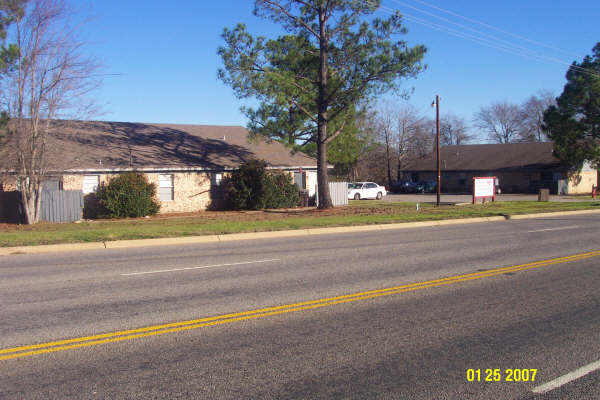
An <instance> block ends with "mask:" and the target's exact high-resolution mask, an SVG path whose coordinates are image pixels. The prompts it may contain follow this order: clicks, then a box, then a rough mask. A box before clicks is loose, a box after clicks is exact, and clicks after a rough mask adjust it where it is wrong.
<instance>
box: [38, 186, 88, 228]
mask: <svg viewBox="0 0 600 400" xmlns="http://www.w3.org/2000/svg"><path fill="white" fill-rule="evenodd" d="M82 212H83V193H82V192H81V190H43V191H42V208H41V210H40V219H41V220H42V221H48V222H73V221H79V220H80V219H81V217H82Z"/></svg>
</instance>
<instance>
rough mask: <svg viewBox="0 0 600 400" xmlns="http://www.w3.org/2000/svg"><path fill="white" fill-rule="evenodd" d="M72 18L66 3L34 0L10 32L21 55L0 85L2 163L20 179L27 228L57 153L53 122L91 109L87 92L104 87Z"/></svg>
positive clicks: (35, 216)
mask: <svg viewBox="0 0 600 400" xmlns="http://www.w3.org/2000/svg"><path fill="white" fill-rule="evenodd" d="M73 15H74V13H73V11H72V9H71V8H70V7H69V5H68V4H67V3H66V1H65V0H30V1H29V2H28V4H27V6H26V7H25V13H24V14H23V15H18V16H15V23H14V25H13V27H12V28H11V29H10V30H9V32H8V33H9V40H10V41H11V42H13V43H14V44H15V45H16V46H17V47H18V49H19V54H18V57H17V58H16V60H15V61H14V63H13V65H12V67H11V69H10V71H9V72H8V73H7V74H6V76H5V77H4V79H2V81H0V100H1V104H2V106H3V107H4V109H5V110H6V111H7V112H8V114H9V117H10V122H9V124H8V128H7V142H6V146H4V148H3V150H4V152H5V154H4V157H3V161H4V162H5V163H7V165H6V167H7V169H9V170H11V172H12V173H14V174H15V175H16V178H17V188H18V190H19V191H20V192H21V195H22V202H23V206H24V210H25V217H26V222H27V223H28V224H33V223H36V222H38V221H39V217H40V204H41V188H42V182H43V181H44V179H45V177H46V176H47V174H48V172H49V154H51V152H53V151H57V149H52V148H51V147H50V141H49V140H48V138H49V135H50V134H51V131H52V127H53V125H54V124H55V120H57V119H74V118H75V117H81V116H82V115H83V113H84V112H87V111H89V110H91V108H90V107H91V105H92V104H93V102H92V101H90V96H89V94H90V92H91V91H92V90H93V89H95V88H97V87H98V86H99V84H100V79H101V75H100V74H98V69H99V64H98V63H97V62H96V60H95V59H94V58H92V57H90V56H88V55H86V54H85V52H84V44H85V42H84V41H83V39H81V36H80V34H81V30H80V28H81V26H82V25H81V24H79V25H77V26H74V25H73V24H72V23H71V20H70V19H71V17H72V16H73Z"/></svg>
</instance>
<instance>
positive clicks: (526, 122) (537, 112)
mask: <svg viewBox="0 0 600 400" xmlns="http://www.w3.org/2000/svg"><path fill="white" fill-rule="evenodd" d="M554 105H556V100H555V98H554V95H553V94H552V93H551V92H549V91H547V90H542V91H540V92H538V93H537V94H536V95H533V96H531V97H530V98H529V99H527V100H526V101H525V103H523V105H522V110H521V112H522V113H523V127H522V129H521V132H520V136H521V140H522V141H524V142H545V141H547V140H548V137H547V136H546V134H545V132H544V130H543V129H542V125H543V124H544V112H545V111H546V110H547V109H548V107H550V106H554Z"/></svg>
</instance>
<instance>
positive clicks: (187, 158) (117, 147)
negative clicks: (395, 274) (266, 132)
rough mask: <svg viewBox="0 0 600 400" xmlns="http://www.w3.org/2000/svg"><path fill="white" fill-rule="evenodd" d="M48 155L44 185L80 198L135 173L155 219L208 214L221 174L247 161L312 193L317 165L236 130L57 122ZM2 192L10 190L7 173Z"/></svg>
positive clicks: (296, 153) (124, 123)
mask: <svg viewBox="0 0 600 400" xmlns="http://www.w3.org/2000/svg"><path fill="white" fill-rule="evenodd" d="M47 155H48V157H49V160H48V162H49V166H50V170H51V173H49V174H48V180H47V182H46V186H48V187H54V188H55V189H59V190H82V191H83V193H84V195H85V194H88V193H91V192H93V191H95V189H96V187H97V186H98V185H99V184H100V183H101V182H107V181H108V180H109V179H110V178H111V177H113V176H115V175H117V174H119V173H123V172H128V171H136V172H141V173H144V174H145V175H146V176H147V178H148V180H149V181H150V182H153V183H155V184H156V187H157V192H158V193H157V197H158V198H159V200H160V204H161V208H160V212H161V213H170V212H191V211H198V210H204V209H206V208H208V207H209V206H210V204H211V203H212V202H213V201H215V196H216V194H217V193H218V190H217V188H218V185H219V183H220V181H221V179H222V177H223V174H227V173H228V172H230V171H232V170H234V169H236V168H237V167H239V166H240V165H241V164H243V163H244V162H245V161H247V160H250V159H253V158H255V159H263V160H265V161H267V163H268V165H269V167H270V168H274V169H280V170H283V171H287V172H289V173H290V174H291V175H292V176H293V178H294V179H295V181H296V183H297V184H298V185H299V186H301V188H306V189H309V191H310V194H311V195H312V194H314V191H315V187H316V181H317V180H316V168H317V162H316V160H315V159H313V158H311V157H308V156H307V155H305V154H303V153H300V152H295V153H294V152H291V151H290V149H288V148H286V147H285V146H284V145H283V144H281V143H279V142H276V141H266V140H264V139H260V138H256V139H252V140H251V139H250V138H249V135H248V131H247V130H246V129H245V128H243V127H239V126H207V125H175V124H169V125H167V124H143V123H128V122H79V121H61V122H57V123H55V124H54V126H53V128H52V132H51V134H50V136H49V140H48V144H47ZM2 187H3V189H4V190H5V191H9V190H15V184H14V178H11V176H10V174H9V175H4V177H3V178H2Z"/></svg>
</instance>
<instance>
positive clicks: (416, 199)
mask: <svg viewBox="0 0 600 400" xmlns="http://www.w3.org/2000/svg"><path fill="white" fill-rule="evenodd" d="M383 199H384V200H385V201H391V202H410V203H432V202H435V201H436V200H437V199H436V195H435V193H433V194H431V193H426V194H414V193H412V194H388V195H387V196H385V197H384V198H383ZM537 199H538V196H537V194H501V195H498V196H496V201H537ZM440 200H441V201H443V202H448V203H471V202H472V201H473V197H472V196H471V195H468V194H442V196H441V199H440ZM590 200H591V198H590V197H589V196H580V197H575V196H554V195H551V196H550V201H561V202H574V201H575V202H576V201H590Z"/></svg>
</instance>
